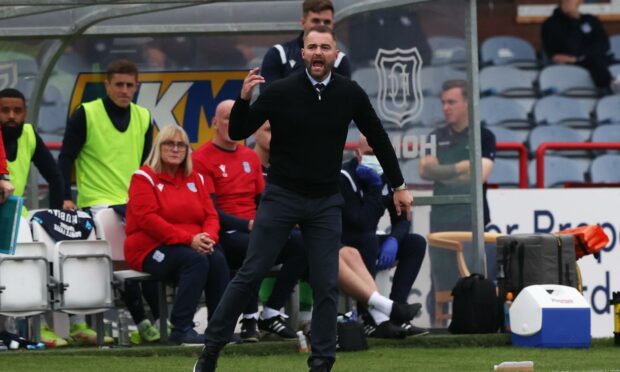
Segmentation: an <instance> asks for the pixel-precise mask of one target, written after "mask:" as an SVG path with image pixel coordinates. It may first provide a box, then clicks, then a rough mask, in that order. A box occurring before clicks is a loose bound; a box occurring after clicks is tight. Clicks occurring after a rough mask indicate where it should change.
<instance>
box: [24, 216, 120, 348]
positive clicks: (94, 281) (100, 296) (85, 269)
mask: <svg viewBox="0 0 620 372" xmlns="http://www.w3.org/2000/svg"><path fill="white" fill-rule="evenodd" d="M32 235H33V239H34V241H36V242H40V243H43V244H44V245H45V247H46V250H47V257H48V261H49V262H50V263H52V279H53V282H54V289H55V290H54V304H53V309H54V310H57V311H62V312H65V313H68V314H94V315H95V319H96V326H97V328H96V331H97V342H98V344H99V345H102V344H103V337H104V332H103V312H104V311H106V310H108V309H111V308H113V307H114V289H113V284H114V283H113V274H112V256H111V254H112V253H111V249H110V246H109V244H108V243H107V242H106V241H104V240H96V236H95V232H94V230H93V231H91V233H90V235H89V236H88V237H87V239H84V240H62V241H58V242H56V241H54V239H53V238H52V237H51V236H50V235H49V234H48V233H47V232H46V231H45V229H44V228H43V227H42V226H41V225H40V224H39V223H38V222H36V221H33V223H32Z"/></svg>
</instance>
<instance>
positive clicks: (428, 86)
mask: <svg viewBox="0 0 620 372" xmlns="http://www.w3.org/2000/svg"><path fill="white" fill-rule="evenodd" d="M466 78H467V75H466V74H465V71H461V70H456V69H454V68H452V67H449V66H427V67H422V70H421V71H420V81H421V85H422V94H423V95H424V96H439V95H440V94H441V86H442V84H443V83H444V81H446V80H454V79H466Z"/></svg>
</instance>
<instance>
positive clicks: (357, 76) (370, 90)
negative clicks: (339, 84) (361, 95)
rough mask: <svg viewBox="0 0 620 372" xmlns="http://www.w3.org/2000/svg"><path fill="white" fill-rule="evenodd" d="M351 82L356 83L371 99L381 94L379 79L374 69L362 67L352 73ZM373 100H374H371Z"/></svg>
mask: <svg viewBox="0 0 620 372" xmlns="http://www.w3.org/2000/svg"><path fill="white" fill-rule="evenodd" d="M351 80H354V81H356V82H357V83H358V84H359V85H360V86H361V87H362V88H364V90H365V91H366V94H368V96H370V97H376V96H377V94H378V93H379V77H378V76H377V70H376V69H375V68H374V67H362V68H358V69H357V70H355V71H353V72H352V73H351ZM371 99H372V98H371Z"/></svg>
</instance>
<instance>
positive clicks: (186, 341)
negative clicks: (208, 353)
mask: <svg viewBox="0 0 620 372" xmlns="http://www.w3.org/2000/svg"><path fill="white" fill-rule="evenodd" d="M168 341H170V342H172V343H174V344H177V345H183V346H200V345H204V343H205V337H204V336H203V335H199V334H198V332H196V331H195V330H194V329H193V328H190V329H188V330H186V331H181V330H179V329H175V328H173V329H172V332H170V337H168Z"/></svg>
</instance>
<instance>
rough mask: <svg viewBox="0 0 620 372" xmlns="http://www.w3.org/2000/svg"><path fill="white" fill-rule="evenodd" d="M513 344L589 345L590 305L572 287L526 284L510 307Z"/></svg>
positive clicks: (532, 345) (537, 345)
mask: <svg viewBox="0 0 620 372" xmlns="http://www.w3.org/2000/svg"><path fill="white" fill-rule="evenodd" d="M510 330H511V333H512V344H513V345H515V346H529V347H572V348H587V347H589V346H590V340H591V335H590V305H589V304H588V303H587V302H586V300H585V298H584V297H583V296H582V295H581V294H580V293H579V291H577V290H576V289H575V288H573V287H567V286H563V285H555V284H545V285H532V286H529V287H526V288H524V289H523V290H522V291H521V292H520V293H519V295H518V296H517V298H515V300H514V302H513V303H512V306H511V307H510Z"/></svg>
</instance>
